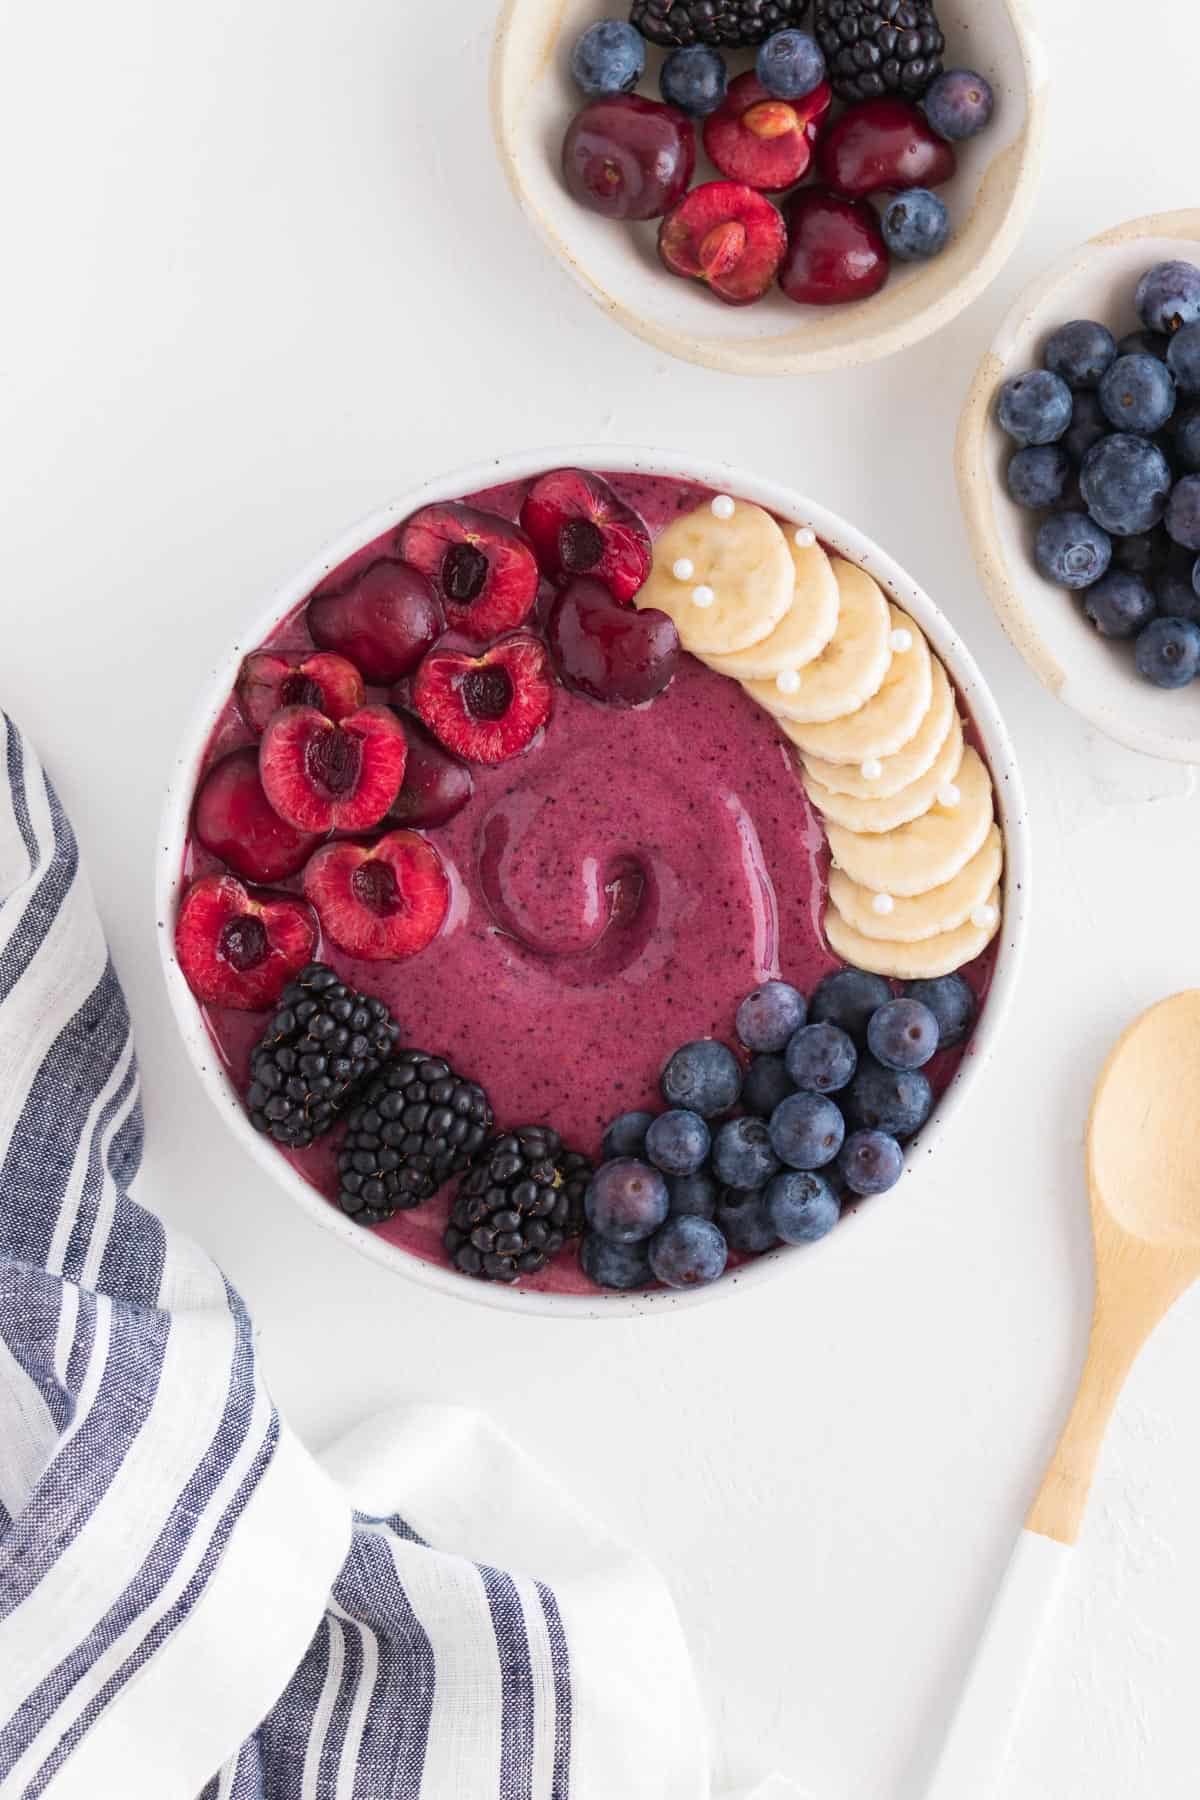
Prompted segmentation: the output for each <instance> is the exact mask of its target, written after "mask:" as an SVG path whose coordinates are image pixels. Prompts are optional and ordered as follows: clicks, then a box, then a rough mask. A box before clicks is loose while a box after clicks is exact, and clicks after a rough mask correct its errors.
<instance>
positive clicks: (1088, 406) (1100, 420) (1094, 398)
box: [1018, 388, 1110, 462]
mask: <svg viewBox="0 0 1200 1800" xmlns="http://www.w3.org/2000/svg"><path fill="white" fill-rule="evenodd" d="M1109 429H1110V427H1109V423H1108V420H1107V419H1106V418H1105V416H1104V408H1103V407H1102V406H1101V404H1100V397H1099V395H1098V394H1095V393H1093V392H1092V390H1091V389H1090V388H1081V389H1080V390H1079V392H1078V393H1077V394H1076V395H1075V398H1074V401H1073V402H1072V405H1071V423H1070V426H1069V428H1068V430H1067V434H1066V436H1065V437H1064V438H1063V440H1062V447H1063V449H1064V450H1065V451H1066V452H1067V454H1068V456H1073V457H1074V458H1075V460H1076V462H1082V461H1083V459H1084V457H1085V456H1086V455H1087V453H1088V451H1089V450H1090V449H1091V447H1092V445H1093V444H1098V443H1099V442H1100V439H1101V438H1102V437H1107V436H1108V433H1109ZM1020 454H1023V452H1018V455H1020Z"/></svg>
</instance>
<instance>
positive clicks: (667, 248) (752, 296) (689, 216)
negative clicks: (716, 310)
mask: <svg viewBox="0 0 1200 1800" xmlns="http://www.w3.org/2000/svg"><path fill="white" fill-rule="evenodd" d="M786 248H787V233H786V232H785V231H784V228H783V220H782V219H781V218H780V216H779V213H778V212H777V210H776V209H775V207H774V206H772V204H771V202H770V201H769V200H767V199H766V198H764V196H763V195H762V194H758V193H755V191H754V189H753V188H749V187H745V186H744V185H743V184H742V183H741V182H737V181H706V182H702V183H701V185H700V186H699V187H695V188H693V189H692V191H691V193H690V194H685V195H684V197H683V199H682V200H681V201H680V202H679V205H678V206H674V207H672V208H671V211H670V212H669V213H668V214H667V216H666V218H665V219H664V220H663V222H662V224H661V226H660V227H659V232H658V253H659V255H660V256H661V257H662V260H663V262H664V263H665V264H666V266H667V268H668V269H670V271H671V273H672V274H673V275H684V276H690V277H691V278H692V279H693V280H694V281H703V282H705V283H706V284H707V285H708V286H709V287H710V288H711V289H712V291H713V293H714V294H716V296H717V298H718V299H719V300H724V301H725V303H726V305H728V306H748V305H749V304H750V303H751V302H752V301H754V300H758V299H760V298H761V296H762V295H763V294H765V293H766V291H767V289H768V288H769V287H770V285H771V283H772V282H773V281H774V279H775V277H776V275H777V274H778V273H779V265H780V263H781V262H782V261H783V254H784V251H785V250H786Z"/></svg>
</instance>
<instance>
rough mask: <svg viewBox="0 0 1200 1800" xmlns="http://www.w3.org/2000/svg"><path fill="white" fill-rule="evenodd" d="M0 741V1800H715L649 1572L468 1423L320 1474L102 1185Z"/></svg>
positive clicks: (185, 1285) (246, 1332)
mask: <svg viewBox="0 0 1200 1800" xmlns="http://www.w3.org/2000/svg"><path fill="white" fill-rule="evenodd" d="M0 725H2V726H3V729H2V730H0V745H2V746H3V750H4V756H5V766H4V770H3V771H2V772H0V1795H3V1796H4V1797H5V1800H8V1797H9V1796H12V1797H13V1800H18V1797H19V1800H34V1797H35V1796H38V1795H47V1796H49V1797H51V1800H197V1796H201V1797H202V1800H640V1797H641V1796H646V1797H647V1800H649V1797H651V1796H652V1797H654V1800H699V1797H701V1796H707V1795H709V1794H710V1792H711V1783H710V1763H709V1755H708V1750H707V1746H706V1740H705V1732H704V1728H703V1722H702V1719H701V1715H700V1709H699V1705H698V1700H697V1695H696V1689H695V1684H694V1681H693V1677H692V1673H691V1668H690V1664H689V1661H688V1657H687V1653H686V1649H685V1646H684V1643H683V1640H682V1636H681V1633H680V1629H679V1624H678V1620H677V1618H676V1615H675V1612H674V1609H673V1607H672V1604H671V1601H670V1599H669V1597H668V1595H667V1592H666V1589H665V1588H664V1586H663V1584H662V1583H661V1581H660V1580H659V1578H658V1576H657V1575H656V1574H655V1572H654V1571H653V1570H652V1569H651V1568H650V1567H649V1565H648V1564H646V1563H645V1562H644V1561H643V1560H642V1559H641V1558H639V1557H638V1556H636V1555H635V1554H633V1553H632V1552H631V1551H629V1550H628V1549H627V1548H625V1547H624V1546H622V1545H621V1544H619V1543H618V1542H616V1541H615V1540H614V1539H613V1538H612V1537H611V1536H610V1535H609V1534H608V1533H607V1532H606V1531H604V1529H603V1528H602V1527H601V1526H599V1525H598V1524H596V1522H595V1521H594V1520H591V1519H590V1518H588V1517H587V1516H586V1515H584V1514H583V1513H581V1512H580V1510H579V1509H578V1508H577V1507H576V1506H575V1505H574V1503H573V1502H572V1501H571V1500H570V1499H569V1498H568V1497H567V1496H566V1495H565V1494H564V1493H563V1492H562V1490H561V1489H560V1488H559V1487H558V1486H557V1485H556V1484H555V1483H553V1482H552V1481H551V1480H550V1479H549V1478H548V1477H547V1476H546V1475H545V1474H543V1473H542V1472H540V1471H539V1470H538V1469H536V1468H535V1467H534V1466H533V1465H532V1464H530V1463H529V1462H528V1460H527V1459H526V1458H524V1457H523V1456H522V1455H521V1454H520V1452H519V1451H517V1450H516V1449H515V1447H514V1446H513V1445H511V1444H510V1443H509V1442H508V1441H507V1440H506V1439H504V1438H503V1437H502V1436H500V1434H498V1433H497V1432H496V1431H495V1430H493V1429H492V1428H491V1427H490V1426H488V1425H487V1424H485V1423H484V1422H483V1421H482V1420H481V1419H479V1418H477V1417H475V1416H474V1415H472V1414H468V1413H465V1412H460V1411H455V1410H449V1409H445V1408H437V1407H414V1408H410V1409H407V1410H405V1411H403V1412H400V1413H396V1414H393V1415H389V1416H387V1417H385V1418H383V1419H379V1420H375V1421H373V1422H371V1423H370V1424H368V1425H366V1426H363V1427H360V1428H359V1429H358V1430H356V1431H354V1432H352V1433H351V1434H350V1435H349V1436H348V1437H347V1438H345V1439H344V1440H343V1441H342V1442H341V1443H339V1444H338V1445H336V1446H335V1447H334V1448H333V1450H332V1451H330V1452H329V1453H328V1454H327V1456H326V1458H325V1460H324V1465H323V1466H322V1465H321V1464H319V1463H318V1462H317V1461H316V1460H315V1459H314V1458H313V1457H311V1456H310V1455H309V1454H308V1453H307V1452H306V1451H305V1450H304V1449H303V1448H302V1446H301V1445H300V1444H299V1443H298V1441H297V1440H296V1438H295V1437H294V1436H293V1435H292V1433H291V1432H290V1431H289V1430H288V1427H287V1425H286V1423H285V1422H284V1421H283V1420H281V1418H280V1417H279V1414H278V1413H277V1412H276V1410H275V1407H274V1406H273V1404H272V1402H271V1399H270V1396H269V1394H268V1393H267V1391H266V1388H265V1387H264V1385H263V1382H262V1380H261V1377H260V1376H259V1374H258V1371H257V1368H256V1363H255V1352H254V1343H253V1337H252V1333H251V1325H250V1320H249V1318H248V1316H247V1313H246V1310H245V1307H244V1306H243V1304H242V1302H241V1300H240V1299H239V1298H238V1296H237V1294H236V1293H234V1291H233V1290H232V1289H231V1288H230V1287H229V1285H228V1283H227V1282H226V1281H225V1279H224V1277H223V1276H222V1275H221V1273H220V1271H219V1270H218V1269H217V1268H216V1267H215V1266H214V1264H213V1263H212V1262H211V1261H210V1260H209V1259H208V1257H207V1256H205V1254H204V1253H203V1252H202V1251H201V1250H200V1249H199V1248H198V1247H197V1246H196V1245H194V1244H193V1243H191V1242H190V1241H189V1240H188V1239H187V1238H185V1237H183V1236H181V1235H180V1234H177V1233H175V1232H173V1231H168V1230H167V1228H166V1227H165V1226H164V1225H163V1223H162V1222H161V1221H160V1220H159V1219H158V1218H157V1217H156V1216H155V1215H154V1214H153V1213H152V1212H150V1211H148V1210H146V1209H145V1208H143V1207H142V1206H140V1205H139V1204H138V1203H137V1202H136V1201H135V1200H133V1199H132V1198H131V1197H130V1185H131V1183H132V1181H133V1178H134V1176H135V1174H136V1173H137V1169H138V1165H139V1162H140V1158H141V1151H142V1114H141V1106H140V1102H139V1098H138V1075H137V1064H136V1060H135V1057H134V1051H133V1043H132V1038H131V1034H130V1026H129V1017H128V1014H127V1011H126V1008H125V1002H124V998H123V996H122V993H121V988H120V984H119V983H118V981H117V977H116V975H115V973H114V970H113V967H112V964H111V962H110V961H109V959H108V954H107V951H106V948H105V943H104V937H103V934H102V932H101V929H100V925H99V921H98V919H97V917H96V913H95V909H94V906H93V903H92V899H91V895H90V892H89V889H88V885H87V880H86V877H85V875H84V873H83V871H82V870H81V868H80V864H79V854H78V849H77V846H76V842H75V837H74V834H73V832H72V830H71V827H70V824H69V823H68V821H67V819H66V817H65V815H64V813H63V811H62V808H61V806H60V804H59V802H58V799H57V796H56V795H55V792H54V789H53V788H52V786H51V785H50V783H49V781H48V780H47V778H46V776H45V774H44V773H43V771H42V768H41V766H40V764H39V763H38V761H37V758H36V756H35V755H34V753H33V752H32V750H31V748H30V746H29V744H28V742H27V741H26V740H25V739H24V738H23V737H22V735H21V733H20V732H19V731H18V730H17V728H16V727H15V726H14V725H13V724H12V723H11V721H9V720H7V719H6V718H5V717H4V715H3V714H0ZM214 1771H216V1773H214ZM797 1793H798V1790H796V1789H795V1788H793V1787H792V1786H791V1784H790V1783H786V1782H780V1781H779V1780H778V1779H775V1780H773V1781H771V1782H769V1783H768V1784H767V1786H766V1787H764V1788H761V1789H760V1790H759V1795H758V1800H786V1796H788V1795H796V1794H797Z"/></svg>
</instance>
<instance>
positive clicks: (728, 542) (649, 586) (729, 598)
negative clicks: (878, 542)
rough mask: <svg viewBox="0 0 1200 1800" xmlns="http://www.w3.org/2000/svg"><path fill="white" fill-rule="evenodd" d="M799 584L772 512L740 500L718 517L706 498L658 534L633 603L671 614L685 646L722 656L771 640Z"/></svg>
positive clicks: (788, 549) (782, 535)
mask: <svg viewBox="0 0 1200 1800" xmlns="http://www.w3.org/2000/svg"><path fill="white" fill-rule="evenodd" d="M794 587H795V569H794V566H793V563H792V555H791V549H790V548H789V545H788V540H787V538H786V537H785V536H784V534H783V531H782V530H781V529H780V527H779V526H778V525H777V524H776V523H775V520H774V519H773V518H772V517H771V515H770V513H768V512H764V511H763V509H762V507H761V506H751V505H749V504H748V503H747V502H745V501H741V500H739V501H738V502H737V504H736V505H735V507H734V509H733V512H732V514H730V515H729V516H728V517H725V516H719V515H718V514H716V513H714V511H713V509H712V506H711V505H710V504H709V503H708V502H705V503H704V505H702V506H698V507H697V508H696V510H695V511H694V512H690V513H684V514H683V515H682V516H681V517H680V518H678V519H673V520H672V521H671V523H670V524H669V525H668V526H667V528H666V530H665V531H664V532H663V533H662V535H661V536H660V537H659V539H658V542H657V543H656V544H655V546H654V560H653V562H652V564H651V567H650V574H649V575H648V577H647V578H646V581H645V583H644V585H643V586H642V588H641V590H640V592H639V593H638V594H637V596H636V599H635V601H634V604H635V605H636V606H637V607H638V608H639V609H644V608H646V607H648V606H653V607H657V608H658V610H659V611H660V612H665V613H667V614H669V616H670V617H671V618H672V619H674V621H675V627H676V629H677V631H678V632H679V639H680V642H681V643H682V645H683V647H684V649H685V650H691V651H694V652H695V653H696V654H697V655H704V654H705V653H707V652H716V653H717V654H721V653H723V652H728V651H732V650H744V649H746V648H747V646H748V645H750V644H756V643H758V642H759V641H760V640H761V639H762V638H765V637H769V636H770V634H771V632H773V631H774V629H775V627H776V626H777V625H778V624H779V622H780V620H781V619H782V618H783V616H784V614H785V613H786V612H787V610H788V608H789V607H790V606H791V604H792V594H793V590H794Z"/></svg>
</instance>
